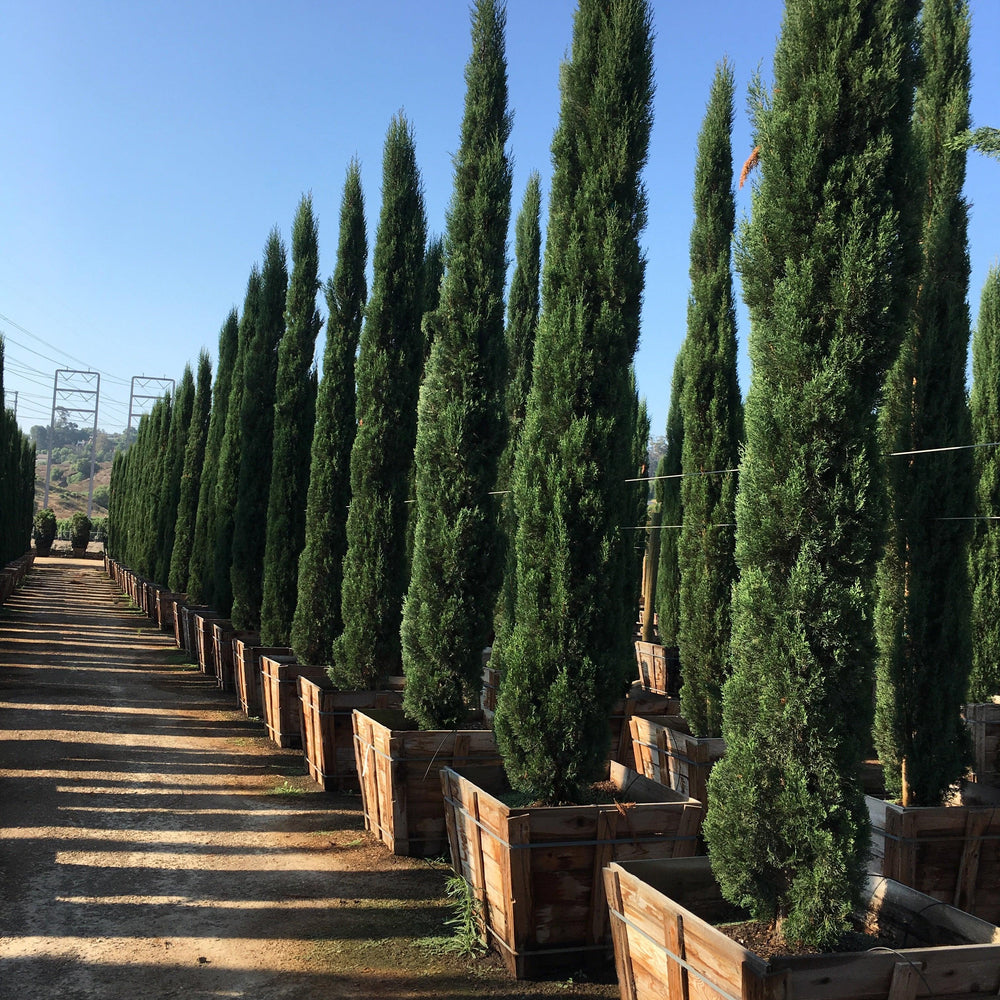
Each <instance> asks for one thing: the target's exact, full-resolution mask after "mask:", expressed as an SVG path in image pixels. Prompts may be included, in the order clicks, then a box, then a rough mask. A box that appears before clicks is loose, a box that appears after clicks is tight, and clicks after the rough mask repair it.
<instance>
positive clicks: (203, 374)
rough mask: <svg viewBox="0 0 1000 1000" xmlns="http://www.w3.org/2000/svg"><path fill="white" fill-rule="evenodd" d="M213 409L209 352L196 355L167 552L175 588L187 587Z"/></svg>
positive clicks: (171, 579) (173, 588)
mask: <svg viewBox="0 0 1000 1000" xmlns="http://www.w3.org/2000/svg"><path fill="white" fill-rule="evenodd" d="M211 408H212V362H211V360H210V359H209V356H208V352H207V351H202V352H201V354H200V355H199V357H198V383H197V389H196V390H195V396H194V402H193V409H192V411H191V419H190V421H189V422H188V437H187V444H186V446H185V450H184V468H183V470H182V472H181V488H180V499H179V501H178V504H177V521H176V523H175V524H174V547H173V551H172V552H171V553H170V576H169V578H168V583H167V585H168V586H169V587H170V589H171V590H174V591H185V590H187V584H188V567H189V566H190V563H191V549H192V546H193V545H194V529H195V522H196V519H197V517H198V497H199V494H200V490H201V476H202V470H203V467H204V464H205V436H206V435H207V433H208V420H209V412H210V411H211Z"/></svg>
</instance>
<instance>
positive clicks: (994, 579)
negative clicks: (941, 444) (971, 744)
mask: <svg viewBox="0 0 1000 1000" xmlns="http://www.w3.org/2000/svg"><path fill="white" fill-rule="evenodd" d="M969 407H970V409H971V410H972V440H973V442H974V443H975V444H977V445H980V446H983V445H988V444H994V443H995V442H997V441H1000V267H996V266H994V267H992V268H990V271H989V274H988V275H987V276H986V283H985V284H984V285H983V291H982V297H981V298H980V302H979V319H978V322H977V323H976V332H975V334H974V335H973V338H972V393H971V395H970V398H969ZM973 457H974V461H975V482H976V508H975V509H976V514H977V515H978V517H979V520H977V521H976V528H975V532H974V533H973V536H972V559H971V570H972V677H971V678H970V681H969V698H970V700H971V701H987V700H988V699H990V698H992V697H993V696H994V695H997V694H1000V618H998V617H997V608H1000V530H998V528H997V523H996V522H995V521H990V520H987V519H988V518H993V517H997V516H998V515H1000V450H998V449H997V448H995V447H991V448H987V447H979V448H977V449H976V451H975V453H974V456H973Z"/></svg>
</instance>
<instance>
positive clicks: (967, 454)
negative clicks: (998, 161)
mask: <svg viewBox="0 0 1000 1000" xmlns="http://www.w3.org/2000/svg"><path fill="white" fill-rule="evenodd" d="M920 50H921V56H922V60H923V78H922V80H921V83H920V86H919V88H918V90H917V96H916V103H915V106H914V115H913V120H914V138H915V143H916V146H917V151H918V152H917V156H918V162H919V163H920V164H921V166H922V169H924V170H925V171H926V183H925V185H924V187H925V190H926V192H927V194H926V198H925V201H924V205H923V220H922V222H923V232H922V239H921V244H922V247H923V261H922V265H921V273H920V281H919V286H918V288H919V292H918V294H917V301H916V308H915V311H914V316H913V321H912V324H911V326H910V327H909V329H908V330H907V334H906V339H905V341H904V342H903V346H902V349H901V350H900V353H899V356H898V358H897V359H896V363H895V365H894V366H893V368H892V370H891V371H890V373H889V377H888V379H887V382H886V392H885V405H884V407H883V409H882V411H881V414H880V430H881V433H882V440H883V444H884V447H885V450H886V451H887V452H890V453H891V452H909V451H919V450H925V449H929V448H946V447H949V446H952V445H966V444H969V443H970V442H971V439H972V428H971V420H970V416H969V409H968V405H967V402H966V398H965V369H966V362H967V358H968V344H969V326H970V324H969V310H968V306H967V305H966V295H967V293H968V287H969V253H968V241H967V230H968V206H967V204H966V202H965V200H964V199H963V198H962V185H963V183H964V181H965V159H966V154H965V153H964V152H962V151H959V150H954V149H950V148H949V147H948V143H947V141H942V140H943V139H944V140H948V139H950V138H951V137H953V136H955V135H957V134H959V133H961V132H963V131H964V130H965V129H967V128H968V125H969V80H970V75H971V74H970V67H969V14H968V10H967V8H966V5H965V3H964V2H957V0H925V2H924V5H923V14H922V19H921V25H920ZM972 462H973V458H972V453H971V451H969V450H963V451H956V452H948V453H938V454H934V455H910V456H906V457H903V456H896V457H890V458H889V459H887V475H888V485H889V504H890V516H889V541H888V544H887V546H886V549H885V555H884V556H883V559H882V562H881V563H880V565H879V573H878V586H879V589H878V603H877V606H876V611H875V626H876V634H877V637H878V643H879V662H878V671H877V686H876V692H877V700H876V709H875V746H876V748H877V750H878V751H879V757H880V759H881V761H882V764H883V766H884V768H885V779H886V791H887V792H888V794H889V795H891V796H893V797H898V796H900V795H902V794H904V790H903V787H902V777H901V762H902V761H903V760H905V761H906V766H907V785H908V786H909V787H908V792H907V794H908V798H907V801H908V802H909V804H911V805H923V806H931V805H939V804H940V803H941V802H942V800H943V799H944V796H945V795H946V793H947V791H948V789H949V787H950V786H951V785H952V784H954V783H955V782H957V781H958V780H959V779H960V778H961V777H962V774H963V773H964V771H965V768H966V765H967V763H968V756H969V747H968V746H967V741H968V737H967V729H966V726H965V722H964V720H963V719H962V706H963V704H964V702H965V698H966V694H967V689H968V682H969V673H970V671H971V667H972V640H971V632H970V625H969V623H970V615H971V601H972V597H971V589H970V585H969V563H968V559H969V555H968V551H969V550H968V546H969V539H970V537H971V534H972V522H971V521H968V520H961V518H967V517H969V516H970V515H971V514H972V511H973V506H974V498H975V492H974V485H973V479H972Z"/></svg>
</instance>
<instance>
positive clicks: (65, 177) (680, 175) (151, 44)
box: [0, 0, 1000, 434]
mask: <svg viewBox="0 0 1000 1000" xmlns="http://www.w3.org/2000/svg"><path fill="white" fill-rule="evenodd" d="M574 9H575V3H574V2H571V0H508V4H507V58H508V76H509V84H510V104H511V109H512V112H513V131H512V135H511V141H510V150H511V152H512V154H513V157H514V163H515V171H514V194H513V206H512V228H511V238H510V242H509V253H510V255H511V256H512V255H513V218H514V217H515V216H516V214H517V211H518V208H519V206H520V203H521V198H522V196H523V193H524V187H525V183H526V180H527V176H528V173H529V172H530V171H531V170H538V171H539V172H540V173H541V175H542V188H543V198H546V197H547V193H548V186H549V178H550V174H551V160H550V153H549V147H550V143H551V138H552V133H553V130H554V128H555V126H556V124H557V120H558V112H559V91H558V78H559V64H560V61H561V60H562V58H563V57H564V56H565V55H566V53H567V51H568V47H569V44H570V39H571V30H572V17H573V10H574ZM653 10H654V20H655V28H656V41H655V61H656V62H655V71H656V86H657V93H656V106H655V124H654V130H653V136H652V143H651V148H650V156H649V165H648V167H647V170H646V174H645V181H646V185H647V188H648V192H649V225H648V227H647V229H646V232H645V234H644V244H645V250H646V255H647V261H648V264H647V275H646V292H645V300H644V308H643V330H642V341H641V344H640V348H639V352H638V354H637V356H636V366H637V370H638V377H639V387H640V391H641V392H642V393H643V395H645V397H646V399H647V401H648V405H649V410H650V416H651V419H652V428H653V433H654V434H657V433H662V432H663V428H664V425H665V422H666V414H667V406H668V402H669V385H670V376H671V371H672V368H673V363H674V358H675V355H676V352H677V348H678V346H679V344H680V342H681V339H682V338H683V335H684V325H685V313H686V306H687V294H688V236H689V232H690V228H691V221H692V202H691V192H692V187H693V172H694V156H695V146H696V140H697V135H698V131H699V129H700V126H701V121H702V117H703V115H704V111H705V103H706V101H707V98H708V92H709V86H710V84H711V80H712V76H713V73H714V71H715V66H716V63H717V62H718V61H719V60H720V59H722V58H723V57H724V56H726V57H728V58H729V59H730V60H731V61H732V62H733V64H734V68H735V73H736V80H737V87H738V93H737V118H736V127H735V132H734V160H735V161H736V162H735V165H734V166H735V169H736V170H737V171H738V170H739V168H740V166H741V165H742V162H743V160H744V159H745V158H746V156H747V155H748V154H749V153H750V129H749V123H748V121H747V115H746V112H745V94H746V86H747V83H748V81H749V79H750V77H751V76H752V74H753V73H754V72H755V70H757V69H758V68H760V69H761V71H762V72H763V73H764V75H765V77H767V76H768V75H769V74H770V69H771V62H772V57H773V52H774V43H775V40H776V38H777V35H778V33H779V30H780V24H781V15H782V10H783V3H782V2H780V0H752V2H748V0H696V2H690V0H654V3H653ZM971 10H972V18H973V29H972V32H973V34H972V64H973V73H974V80H973V96H972V116H973V123H974V124H975V125H993V126H1000V59H998V57H997V53H998V52H1000V0H971ZM0 24H2V29H0V65H2V66H3V68H4V78H5V79H4V88H3V89H4V93H5V97H4V99H3V100H2V101H0V135H2V140H0V141H2V143H3V154H2V155H0V248H2V261H0V332H2V333H3V334H4V336H5V337H6V341H7V366H6V373H5V382H6V388H7V390H8V393H9V394H10V393H13V392H17V393H18V402H17V409H18V418H19V420H20V423H21V425H22V427H24V428H25V429H27V428H29V427H30V426H31V425H33V424H44V423H47V422H48V419H49V414H50V408H51V404H52V381H53V373H54V371H55V369H56V368H57V367H59V368H79V369H82V368H94V369H96V370H99V371H100V372H101V373H102V380H101V405H100V416H99V424H100V426H101V427H103V428H105V429H106V430H109V431H115V430H121V429H124V426H125V423H126V420H127V415H128V403H129V384H130V379H131V377H132V376H133V375H146V376H165V377H169V378H179V377H180V375H181V373H182V371H183V368H184V365H185V363H191V365H192V367H195V365H196V362H197V356H198V352H199V350H200V349H201V348H202V347H206V348H208V349H209V351H210V352H211V353H212V356H213V359H214V357H215V354H216V351H217V346H218V333H219V328H220V326H221V324H222V321H223V320H224V318H225V316H226V314H227V313H228V311H229V309H230V308H231V307H232V306H233V305H236V306H240V305H241V304H242V301H243V293H244V290H245V287H246V280H247V277H248V275H249V273H250V268H251V266H252V264H253V263H254V262H255V261H259V260H260V258H261V254H262V251H263V247H264V243H265V240H266V238H267V235H268V233H269V231H270V229H271V228H272V227H273V226H275V225H277V226H278V228H279V229H280V231H281V233H282V235H283V237H284V239H285V242H286V243H288V242H289V239H290V229H291V223H292V219H293V217H294V214H295V210H296V207H297V205H298V203H299V199H300V198H301V196H302V195H303V193H306V192H310V191H311V192H312V196H313V204H314V210H315V211H316V213H317V215H318V219H319V234H320V268H321V278H322V280H324V281H325V279H326V277H327V276H328V275H329V274H330V272H331V271H332V269H333V266H334V254H335V251H336V244H337V223H338V215H339V204H340V196H341V191H342V187H343V181H344V176H345V171H346V168H347V164H348V162H349V161H350V159H351V158H352V157H354V156H357V157H358V158H359V160H360V162H361V170H362V183H363V186H364V191H365V197H366V207H367V216H368V238H369V247H370V248H371V247H372V246H373V245H374V240H375V227H376V222H377V219H378V212H379V201H380V185H381V169H382V163H381V161H382V146H383V141H384V138H385V132H386V129H387V127H388V125H389V121H390V119H391V117H392V115H393V114H394V113H396V112H397V111H398V110H400V109H402V110H403V111H404V112H405V114H406V116H407V117H408V119H409V120H410V122H411V123H412V125H413V128H414V131H415V136H416V143H417V157H418V162H419V164H420V170H421V175H422V180H423V184H424V188H425V194H426V201H427V213H428V223H429V229H430V230H431V231H432V232H442V231H443V229H444V218H445V211H446V209H447V205H448V201H449V198H450V196H451V186H452V162H451V155H452V153H453V152H454V151H455V150H456V148H457V145H458V135H459V126H460V122H461V114H462V105H463V100H464V92H465V87H464V79H463V73H464V67H465V62H466V60H467V58H468V52H469V7H468V4H467V2H466V0H438V2H436V3H416V2H414V0H367V2H361V3H359V2H355V0H351V2H348V0H322V2H321V0H314V2H308V0H284V2H282V3H280V4H279V3H274V2H270V3H265V2H263V0H139V2H136V0H83V2H80V0H74V2H68V0H32V2H30V3H27V2H24V0H17V2H15V0H0ZM998 192H1000V164H998V163H997V162H996V161H995V160H990V159H987V158H985V157H982V156H980V155H978V154H973V155H972V156H971V157H970V161H969V173H968V181H967V187H966V194H967V197H968V198H969V200H970V201H971V202H972V224H971V228H970V234H969V235H970V251H971V261H972V281H971V286H970V301H971V304H972V309H973V318H975V314H976V311H977V309H978V302H979V294H980V290H981V288H982V285H983V281H984V280H985V276H986V271H987V268H988V267H989V266H990V264H991V263H995V262H996V261H997V260H998V257H1000V193H998ZM737 207H738V212H739V214H741V215H742V214H744V213H746V212H747V211H748V210H749V185H747V186H746V187H745V188H744V189H743V190H742V191H740V192H739V194H738V203H737ZM545 211H546V207H545V203H544V202H543V225H544V218H545ZM319 305H320V310H321V312H323V313H324V314H325V303H324V302H323V301H322V296H320V299H319ZM746 336H747V321H746V316H745V313H744V312H743V311H742V310H741V316H740V339H741V344H742V345H743V352H742V353H743V360H742V362H741V373H740V374H741V385H742V388H743V391H744V392H745V391H746V386H747V382H748V379H749V367H748V362H747V360H746V350H745V343H746ZM317 353H318V354H319V355H321V354H322V334H321V341H320V344H319V345H318V347H317ZM9 402H12V400H9ZM84 422H87V421H84Z"/></svg>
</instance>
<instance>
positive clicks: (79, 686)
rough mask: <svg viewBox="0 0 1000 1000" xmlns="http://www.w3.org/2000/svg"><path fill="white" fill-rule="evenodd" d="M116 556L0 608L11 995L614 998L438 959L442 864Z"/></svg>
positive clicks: (2, 880)
mask: <svg viewBox="0 0 1000 1000" xmlns="http://www.w3.org/2000/svg"><path fill="white" fill-rule="evenodd" d="M263 734H264V730H263V727H262V726H261V725H260V724H259V723H256V722H254V721H252V720H248V719H247V718H246V717H245V716H243V715H242V714H241V713H239V712H238V711H237V710H236V709H235V707H234V703H233V701H232V698H231V696H229V695H224V694H222V693H221V692H219V691H218V689H217V688H216V687H215V684H214V679H210V678H207V677H205V676H204V675H203V674H201V673H200V672H199V671H198V669H197V667H196V666H195V667H192V666H191V665H190V664H187V663H185V662H184V656H183V654H180V653H179V652H178V650H176V649H175V647H174V644H173V641H172V638H170V637H168V636H166V635H165V634H164V633H161V632H159V631H158V630H156V629H155V627H153V626H151V623H150V622H149V620H148V619H147V618H145V617H144V616H143V615H141V613H139V612H136V611H134V610H131V609H130V608H129V607H128V604H127V601H126V600H125V599H124V598H123V597H122V596H121V595H120V594H118V592H117V590H116V589H115V588H114V587H113V585H112V583H111V582H110V580H109V579H108V578H107V577H106V576H105V575H104V573H103V571H102V569H101V566H100V564H99V563H97V562H94V561H86V560H72V559H57V558H52V559H39V560H37V561H36V564H35V569H34V570H33V571H32V573H31V575H30V576H29V578H28V582H27V584H26V586H25V587H24V589H23V590H22V591H20V592H19V593H18V594H16V595H15V596H14V597H13V598H12V599H11V601H9V602H8V604H7V605H5V606H4V607H3V608H2V609H0V1000H49V998H59V1000H84V998H86V1000H98V998H99V1000H126V998H128V1000H133V998H135V997H141V998H144V1000H145V998H168V997H185V998H193V997H245V998H248V1000H278V998H292V997H294V998H296V1000H313V998H316V1000H319V998H321V997H322V998H323V1000H331V998H338V997H400V998H416V997H467V996H470V997H471V996H490V997H500V998H508V1000H514V998H517V997H537V996H563V997H589V998H595V1000H596V998H613V997H617V995H618V990H617V986H615V985H611V984H604V985H592V984H580V983H572V982H571V981H565V980H564V981H563V982H561V983H555V982H553V983H524V984H517V983H512V982H510V981H509V980H507V979H506V977H505V975H504V973H503V972H502V970H501V969H500V967H499V965H498V963H497V962H496V961H495V960H492V959H481V960H478V961H474V962H470V961H467V960H465V959H458V958H455V957H454V956H451V955H448V954H442V953H441V951H440V946H441V944H442V941H443V938H442V937H441V935H442V934H444V933H445V930H444V928H443V921H444V920H445V919H446V918H447V917H448V915H449V914H448V911H447V908H446V905H445V900H444V898H443V889H444V876H445V874H446V870H445V869H444V866H443V865H441V864H432V863H429V862H426V861H420V860H410V859H405V858H396V857H393V856H392V855H391V854H389V853H388V851H387V850H386V849H385V848H384V847H383V846H382V845H381V844H379V843H378V842H377V841H375V840H374V839H373V838H371V837H370V836H369V835H368V834H366V833H364V824H363V820H362V817H361V814H360V810H359V806H358V799H357V798H356V797H352V796H339V797H338V796H331V795H328V794H326V793H324V792H322V791H321V790H320V789H319V788H318V786H317V785H315V784H314V783H313V782H312V781H311V780H310V779H309V778H308V777H307V776H306V775H305V774H304V773H303V771H304V768H303V761H302V756H301V752H300V751H296V750H280V749H278V748H277V747H275V746H274V745H273V744H272V743H270V742H269V741H268V740H267V739H266V738H265V737H264V735H263Z"/></svg>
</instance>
